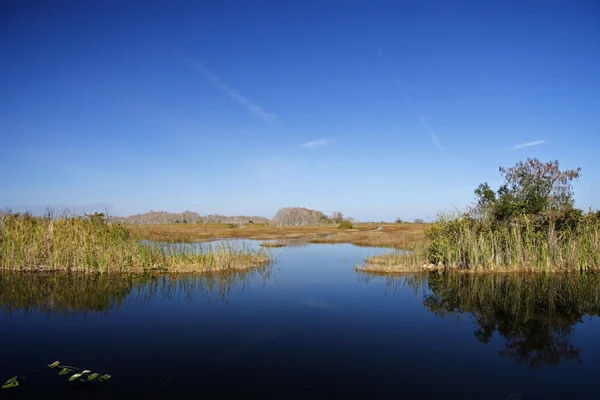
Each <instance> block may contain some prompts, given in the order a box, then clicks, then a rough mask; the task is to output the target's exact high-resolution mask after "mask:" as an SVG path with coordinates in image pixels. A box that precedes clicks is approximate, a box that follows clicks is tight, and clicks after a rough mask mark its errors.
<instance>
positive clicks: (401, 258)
mask: <svg viewBox="0 0 600 400" xmlns="http://www.w3.org/2000/svg"><path fill="white" fill-rule="evenodd" d="M425 255H426V245H425V243H424V242H417V243H414V244H413V245H411V246H410V248H409V249H407V250H397V251H395V252H393V253H388V254H383V255H380V256H373V257H369V258H367V259H366V260H365V262H366V263H365V265H364V266H363V265H357V266H356V267H355V269H356V271H359V272H368V273H372V274H379V275H386V274H402V273H413V272H424V271H430V270H436V269H439V268H438V267H437V266H434V265H431V264H428V263H427V257H425Z"/></svg>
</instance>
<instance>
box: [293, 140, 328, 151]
mask: <svg viewBox="0 0 600 400" xmlns="http://www.w3.org/2000/svg"><path fill="white" fill-rule="evenodd" d="M328 143H329V141H328V140H327V139H320V140H313V141H311V142H306V143H302V144H301V145H300V147H304V148H306V149H314V148H315V147H321V146H325V145H326V144H328Z"/></svg>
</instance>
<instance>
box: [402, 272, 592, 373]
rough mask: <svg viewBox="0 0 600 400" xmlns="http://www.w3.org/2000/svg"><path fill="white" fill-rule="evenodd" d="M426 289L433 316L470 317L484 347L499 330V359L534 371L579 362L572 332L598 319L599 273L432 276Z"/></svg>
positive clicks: (456, 274) (426, 300)
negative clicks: (511, 360)
mask: <svg viewBox="0 0 600 400" xmlns="http://www.w3.org/2000/svg"><path fill="white" fill-rule="evenodd" d="M399 279H401V278H399ZM414 283H415V284H416V285H418V286H420V285H421V283H420V282H419V281H418V280H417V281H414ZM427 285H428V289H429V291H430V293H429V294H427V295H426V296H425V300H424V305H425V306H426V307H427V308H429V310H431V311H432V312H433V313H434V314H436V315H439V316H447V315H460V314H462V313H470V314H471V315H472V316H473V317H474V319H475V321H476V322H477V324H478V325H479V328H478V329H477V330H476V331H475V336H476V337H477V339H478V340H480V341H481V342H483V343H488V342H489V341H490V340H491V338H492V335H493V333H494V332H498V333H499V334H500V335H502V336H503V337H504V338H505V339H506V343H505V344H504V346H503V348H502V350H501V351H500V356H502V357H513V358H515V359H516V360H517V362H519V363H522V364H526V365H528V366H529V367H530V368H533V369H536V368H539V367H540V366H542V365H557V364H559V362H560V361H561V360H576V361H578V360H579V350H578V349H577V348H576V347H575V346H574V345H573V344H572V343H571V335H572V333H573V328H574V326H575V325H576V324H577V323H578V322H580V321H581V319H582V317H583V316H584V315H590V316H598V315H600V275H598V274H568V275H565V274H459V273H451V272H446V273H440V272H432V273H430V275H429V279H428V284H427ZM415 287H416V286H415Z"/></svg>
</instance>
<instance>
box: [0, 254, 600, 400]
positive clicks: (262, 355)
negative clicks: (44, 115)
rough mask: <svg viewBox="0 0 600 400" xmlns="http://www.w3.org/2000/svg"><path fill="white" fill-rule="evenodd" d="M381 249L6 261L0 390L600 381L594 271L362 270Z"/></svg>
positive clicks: (499, 395)
mask: <svg viewBox="0 0 600 400" xmlns="http://www.w3.org/2000/svg"><path fill="white" fill-rule="evenodd" d="M252 245H256V243H254V244H252ZM382 252H384V250H382V249H370V248H363V247H356V246H353V245H339V244H336V245H323V244H319V245H308V246H304V247H288V248H282V249H273V253H274V255H275V256H276V262H275V265H273V266H272V267H271V268H267V269H263V270H257V271H253V272H250V273H244V274H236V275H223V274H220V275H211V276H196V277H179V278H169V277H158V278H157V277H154V278H150V277H122V276H120V277H119V276H100V277H82V276H69V275H65V274H54V275H43V274H36V275H31V274H30V275H23V274H15V273H13V274H6V273H4V274H1V275H0V277H1V278H0V308H1V311H0V338H1V339H2V357H1V360H2V362H1V363H0V380H2V382H4V380H6V379H8V378H10V377H12V376H14V375H17V376H19V384H20V385H19V387H16V388H11V389H0V397H2V398H7V399H9V398H61V399H64V398H81V399H92V398H94V399H96V398H136V399H138V398H140V399H141V398H148V399H151V398H157V399H158V398H172V399H182V398H190V399H192V398H193V399H200V398H205V399H213V398H215V399H216V398H240V399H241V398H244V399H246V398H254V397H256V398H277V399H288V398H294V399H321V398H323V399H325V398H327V399H331V398H358V397H362V398H410V399H421V398H422V399H440V398H444V399H445V398H461V399H509V398H510V399H513V400H515V399H592V398H598V396H599V395H600V393H599V389H598V386H597V384H596V379H597V377H598V373H599V372H598V371H600V370H599V369H598V367H597V364H598V362H599V361H600V319H598V318H597V317H596V316H597V315H599V314H600V313H599V311H600V277H598V276H597V275H586V276H580V277H573V276H557V275H555V276H546V277H531V276H523V275H519V276H502V275H493V276H490V275H485V276H476V275H464V274H463V275H438V274H432V275H429V276H411V277H399V278H386V277H377V276H365V275H363V274H358V273H356V272H355V271H354V269H353V266H354V265H355V264H356V263H357V262H360V261H362V260H363V259H364V258H365V257H366V256H370V255H374V254H381V253H382ZM56 360H59V361H61V363H62V364H66V365H70V366H76V367H80V368H82V369H89V370H91V371H93V372H100V373H109V374H111V375H112V379H111V380H109V381H107V382H102V383H97V384H95V385H82V384H72V383H70V382H68V381H67V379H68V377H69V376H70V374H69V375H65V376H58V374H57V373H58V370H54V369H50V368H48V367H47V366H46V365H47V364H49V363H51V362H53V361H56ZM71 374H72V373H71ZM22 377H24V378H22Z"/></svg>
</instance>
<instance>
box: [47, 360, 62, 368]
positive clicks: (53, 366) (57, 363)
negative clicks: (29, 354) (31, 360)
mask: <svg viewBox="0 0 600 400" xmlns="http://www.w3.org/2000/svg"><path fill="white" fill-rule="evenodd" d="M59 365H60V361H54V362H53V363H52V364H48V367H50V368H56V367H58V366H59Z"/></svg>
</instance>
